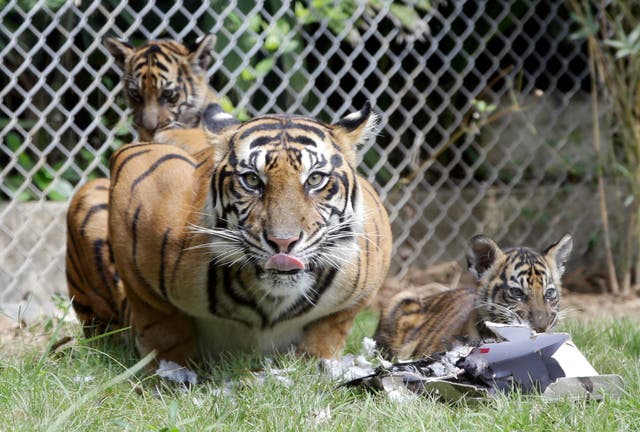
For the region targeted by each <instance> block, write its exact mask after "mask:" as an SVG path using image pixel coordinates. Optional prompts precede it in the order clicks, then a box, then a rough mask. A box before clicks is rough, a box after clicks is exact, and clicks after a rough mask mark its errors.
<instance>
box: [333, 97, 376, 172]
mask: <svg viewBox="0 0 640 432" xmlns="http://www.w3.org/2000/svg"><path fill="white" fill-rule="evenodd" d="M377 127H378V116H377V115H376V114H375V113H374V112H373V111H372V110H371V104H370V103H369V102H367V103H366V104H365V105H364V106H363V107H362V109H361V110H360V111H356V112H354V113H351V114H349V115H348V116H346V117H344V118H342V119H341V120H339V121H338V122H337V123H334V124H333V125H332V128H333V137H334V139H335V140H336V142H337V144H338V145H339V146H340V148H341V150H342V152H343V154H344V155H345V157H346V159H347V161H348V162H349V164H350V165H351V166H354V165H355V164H356V150H357V148H358V144H360V143H361V142H363V141H366V140H367V139H369V138H371V136H372V135H374V134H375V132H376V129H377Z"/></svg>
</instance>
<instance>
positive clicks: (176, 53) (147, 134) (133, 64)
mask: <svg viewBox="0 0 640 432" xmlns="http://www.w3.org/2000/svg"><path fill="white" fill-rule="evenodd" d="M214 43H215V37H214V36H213V35H207V36H205V37H204V38H203V39H202V40H201V41H200V42H199V43H198V44H197V45H196V46H195V47H194V48H193V49H188V48H186V47H185V46H184V45H182V44H180V43H178V42H176V41H173V40H157V41H149V42H147V43H146V44H144V45H142V46H141V47H138V48H134V47H132V46H131V45H129V44H127V43H124V42H122V41H119V40H117V39H115V38H106V39H105V45H106V47H107V49H108V50H109V51H110V52H111V54H112V55H113V56H114V58H115V60H116V63H117V64H118V66H119V67H120V68H121V69H122V70H123V71H124V76H123V86H124V92H125V95H126V98H127V102H128V105H129V107H130V108H131V109H132V111H133V125H134V127H135V128H136V130H137V131H138V135H139V138H140V139H141V140H142V141H151V140H152V138H153V136H154V134H155V133H156V132H157V131H161V130H165V129H171V128H190V127H195V126H197V125H198V123H199V121H200V116H201V113H202V110H203V108H204V106H205V105H206V103H207V102H208V101H210V100H209V99H210V95H211V93H212V91H211V90H210V89H209V85H208V81H207V76H206V71H207V67H208V66H209V64H210V62H211V58H212V57H211V50H212V49H213V45H214Z"/></svg>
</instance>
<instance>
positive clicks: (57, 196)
mask: <svg viewBox="0 0 640 432" xmlns="http://www.w3.org/2000/svg"><path fill="white" fill-rule="evenodd" d="M72 195H73V185H72V184H71V183H70V182H68V181H67V180H65V179H61V178H60V179H58V180H56V181H55V182H54V184H53V188H52V189H51V190H50V191H49V193H48V194H47V197H48V198H49V199H50V200H52V201H66V200H68V199H69V198H71V196H72Z"/></svg>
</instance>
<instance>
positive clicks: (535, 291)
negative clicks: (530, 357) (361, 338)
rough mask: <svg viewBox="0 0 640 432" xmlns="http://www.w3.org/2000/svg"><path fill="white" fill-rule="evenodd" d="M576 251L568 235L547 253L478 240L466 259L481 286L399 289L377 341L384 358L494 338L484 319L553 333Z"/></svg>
mask: <svg viewBox="0 0 640 432" xmlns="http://www.w3.org/2000/svg"><path fill="white" fill-rule="evenodd" d="M572 247H573V241H572V239H571V236H570V235H569V234H566V235H565V236H564V237H562V238H561V239H560V240H559V241H558V242H557V243H554V244H552V245H551V246H549V247H548V248H547V249H546V250H545V251H544V252H543V253H539V252H536V251H534V250H532V249H529V248H526V247H517V248H512V249H507V250H504V251H503V250H501V249H500V248H499V247H498V245H497V244H496V243H495V242H494V241H493V240H491V239H490V238H488V237H486V236H484V235H478V236H475V237H473V238H472V239H471V240H470V242H469V245H468V248H467V251H466V255H467V263H468V266H469V270H470V272H471V274H472V275H473V276H474V277H475V278H476V280H477V281H478V286H477V288H476V289H472V288H458V289H453V290H449V291H444V292H441V293H437V294H433V295H429V296H421V295H420V294H419V293H418V292H415V291H408V290H407V291H401V292H399V293H397V294H395V295H394V296H393V297H392V298H391V300H390V301H389V302H388V305H387V306H386V307H384V308H383V310H382V312H381V314H380V321H379V323H378V328H377V330H376V333H375V336H374V339H375V340H376V342H377V343H378V346H379V347H380V348H381V351H382V352H383V353H385V354H386V355H388V356H391V357H397V358H402V359H409V358H414V357H421V356H426V355H429V354H432V353H434V352H439V351H446V350H447V349H449V348H450V347H451V345H452V344H453V343H454V342H455V341H456V340H459V339H461V338H462V339H464V340H466V341H467V342H469V343H477V342H480V341H482V340H483V339H490V338H491V337H493V333H491V332H490V331H489V330H488V329H487V328H486V326H485V325H484V322H485V321H490V322H497V323H504V324H525V325H527V326H529V327H531V328H532V329H533V330H535V331H536V332H544V331H546V330H549V329H551V328H552V327H553V326H554V325H555V324H556V321H557V319H558V310H559V301H560V289H561V285H560V278H561V276H562V273H563V272H564V267H565V263H566V261H567V259H568V258H569V254H570V253H571V249H572Z"/></svg>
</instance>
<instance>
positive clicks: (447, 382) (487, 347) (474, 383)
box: [343, 323, 624, 401]
mask: <svg viewBox="0 0 640 432" xmlns="http://www.w3.org/2000/svg"><path fill="white" fill-rule="evenodd" d="M487 327H489V328H490V329H491V330H492V331H493V332H494V334H495V335H496V337H497V338H498V339H500V340H501V341H500V342H495V343H484V344H482V345H479V346H477V347H471V346H459V347H457V348H456V349H454V350H452V351H448V352H446V353H437V354H434V355H432V356H430V357H428V358H424V359H420V360H417V361H412V362H400V363H396V364H393V365H392V366H391V367H380V368H378V369H376V371H375V372H374V373H373V374H371V375H368V376H365V377H361V378H357V379H354V380H351V381H348V382H345V383H344V384H343V385H348V386H356V385H363V386H365V387H369V388H374V389H379V390H384V391H386V392H387V393H388V394H389V395H390V396H391V397H393V398H394V399H396V400H404V399H407V398H410V397H411V395H416V394H427V395H432V396H436V397H438V398H439V399H441V400H443V401H457V400H460V399H463V398H464V399H467V400H469V399H471V400H473V399H486V398H488V397H491V396H492V395H495V394H496V393H498V392H510V391H513V390H514V389H519V390H520V391H522V393H524V394H529V393H536V392H538V393H540V394H542V396H543V398H545V399H549V400H553V399H564V398H569V399H587V398H588V399H594V400H601V399H602V398H603V397H604V396H605V395H607V397H620V396H621V395H622V394H623V392H624V383H623V381H622V378H621V377H620V376H619V375H599V374H598V372H596V370H595V369H594V368H593V366H591V364H590V363H589V362H588V361H587V359H586V358H585V357H584V356H583V355H582V353H581V352H580V350H578V348H577V347H576V346H575V345H574V344H573V343H572V342H571V337H570V336H569V335H568V334H567V333H534V332H532V331H531V330H530V329H529V328H528V327H524V326H511V325H503V324H494V323H487Z"/></svg>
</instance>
